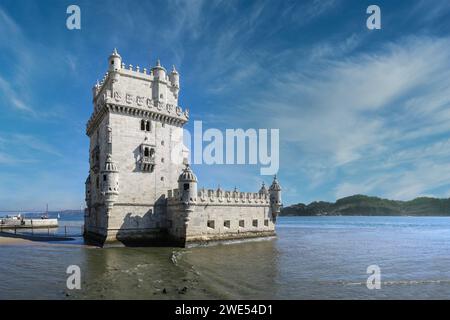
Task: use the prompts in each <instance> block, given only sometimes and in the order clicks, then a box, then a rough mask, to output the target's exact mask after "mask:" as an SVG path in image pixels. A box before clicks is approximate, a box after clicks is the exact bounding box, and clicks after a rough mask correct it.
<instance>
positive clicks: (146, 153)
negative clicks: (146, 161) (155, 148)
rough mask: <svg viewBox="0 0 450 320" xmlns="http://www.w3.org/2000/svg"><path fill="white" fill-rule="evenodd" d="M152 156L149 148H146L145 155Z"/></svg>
mask: <svg viewBox="0 0 450 320" xmlns="http://www.w3.org/2000/svg"><path fill="white" fill-rule="evenodd" d="M149 156H150V152H149V150H148V148H145V149H144V157H149Z"/></svg>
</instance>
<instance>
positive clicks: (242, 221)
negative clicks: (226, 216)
mask: <svg viewBox="0 0 450 320" xmlns="http://www.w3.org/2000/svg"><path fill="white" fill-rule="evenodd" d="M239 227H241V228H243V227H245V222H244V220H239Z"/></svg>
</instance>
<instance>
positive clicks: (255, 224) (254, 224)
mask: <svg viewBox="0 0 450 320" xmlns="http://www.w3.org/2000/svg"><path fill="white" fill-rule="evenodd" d="M252 225H253V226H254V227H255V228H256V227H257V226H258V220H257V219H255V220H253V222H252Z"/></svg>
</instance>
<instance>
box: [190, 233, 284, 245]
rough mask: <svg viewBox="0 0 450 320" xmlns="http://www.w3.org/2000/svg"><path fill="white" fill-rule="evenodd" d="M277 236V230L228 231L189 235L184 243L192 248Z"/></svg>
mask: <svg viewBox="0 0 450 320" xmlns="http://www.w3.org/2000/svg"><path fill="white" fill-rule="evenodd" d="M275 237H276V232H275V230H270V231H260V232H241V233H226V234H221V235H203V236H188V237H187V238H186V241H185V243H184V247H186V248H190V247H197V246H207V245H216V244H220V243H234V242H244V241H257V240H262V239H270V238H275Z"/></svg>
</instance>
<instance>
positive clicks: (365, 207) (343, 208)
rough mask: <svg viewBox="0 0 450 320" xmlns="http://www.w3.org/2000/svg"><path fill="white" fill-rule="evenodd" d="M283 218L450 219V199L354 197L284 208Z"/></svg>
mask: <svg viewBox="0 0 450 320" xmlns="http://www.w3.org/2000/svg"><path fill="white" fill-rule="evenodd" d="M281 215H282V216H322V215H323V216H325V215H326V216H356V215H358V216H360V215H361V216H450V199H437V198H428V197H420V198H416V199H414V200H410V201H398V200H388V199H382V198H378V197H369V196H365V195H360V194H358V195H354V196H350V197H345V198H342V199H339V200H337V201H336V202H334V203H333V202H325V201H319V202H317V201H314V202H311V203H310V204H308V205H306V204H303V203H299V204H294V205H292V206H288V207H286V208H283V210H282V212H281Z"/></svg>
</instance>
